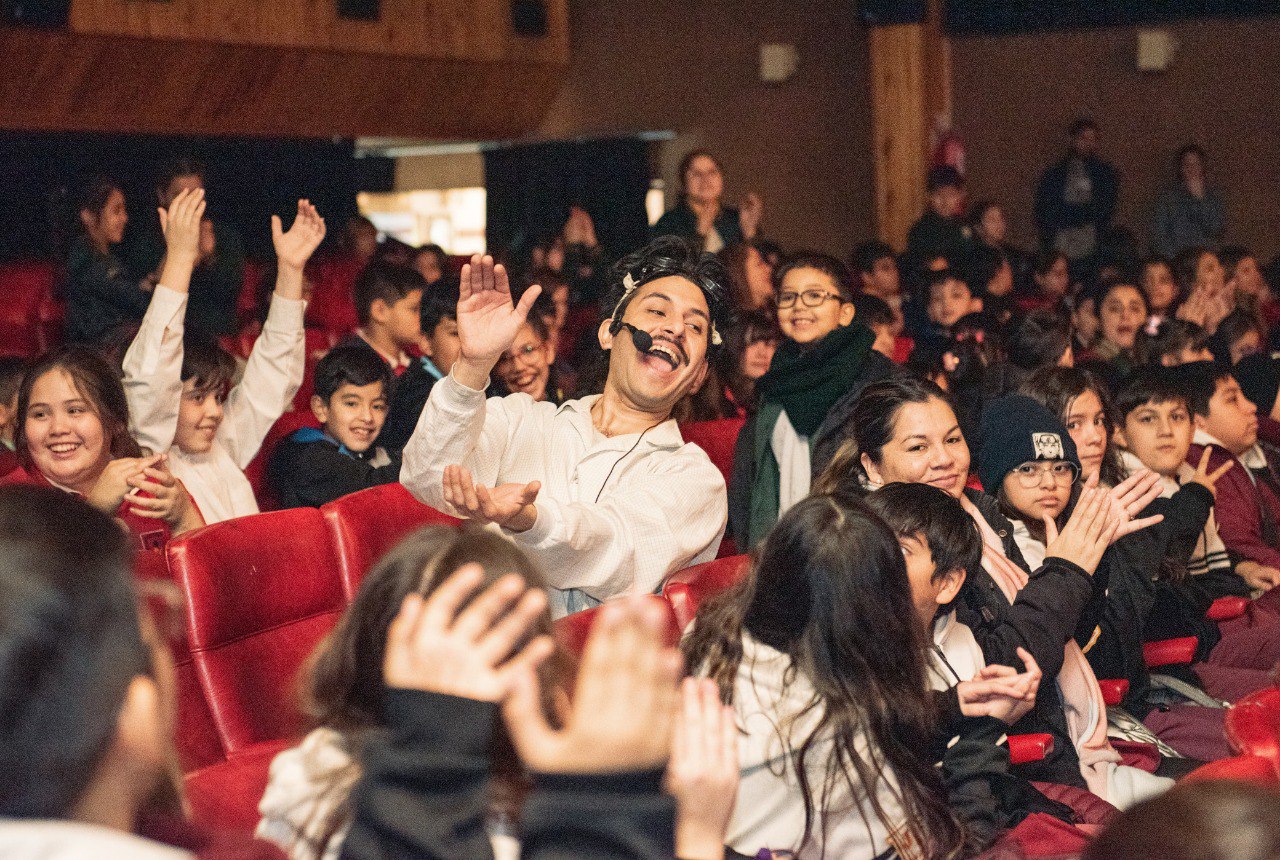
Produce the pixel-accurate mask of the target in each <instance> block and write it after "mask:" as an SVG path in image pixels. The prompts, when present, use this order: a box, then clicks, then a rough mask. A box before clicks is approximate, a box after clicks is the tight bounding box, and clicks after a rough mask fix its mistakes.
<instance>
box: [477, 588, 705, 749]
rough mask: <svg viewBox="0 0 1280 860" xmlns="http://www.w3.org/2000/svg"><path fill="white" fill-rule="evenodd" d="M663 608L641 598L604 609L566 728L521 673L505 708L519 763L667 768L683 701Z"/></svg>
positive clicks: (534, 684)
mask: <svg viewBox="0 0 1280 860" xmlns="http://www.w3.org/2000/svg"><path fill="white" fill-rule="evenodd" d="M665 630H666V619H665V617H664V614H663V611H662V608H661V607H659V606H655V605H654V604H653V603H651V602H649V601H647V600H644V599H643V598H622V599H618V600H611V601H609V602H608V603H606V604H605V605H604V608H603V609H601V610H600V617H599V618H597V619H596V621H595V625H594V626H593V627H592V630H591V636H590V638H589V639H588V640H587V648H586V651H585V653H584V654H583V656H582V663H581V665H580V666H579V668H578V678H577V684H576V686H575V689H574V694H573V699H572V705H571V706H570V708H569V709H568V713H566V714H565V715H564V720H563V722H564V728H562V729H559V730H557V729H554V728H552V727H551V725H549V724H548V722H547V715H546V713H545V712H544V711H543V706H542V696H541V695H540V692H539V684H538V679H537V676H536V675H535V674H534V673H533V672H532V671H530V670H524V671H522V672H521V673H520V676H519V677H518V678H517V680H516V683H515V686H514V689H513V690H512V693H511V695H510V696H509V697H508V698H507V700H506V702H505V703H504V704H503V709H502V710H503V717H504V718H505V719H506V723H507V731H508V732H509V733H510V735H511V740H512V742H513V743H514V744H515V747H516V751H517V752H518V753H519V754H520V758H521V759H522V760H523V761H524V763H525V764H526V765H528V766H529V767H530V768H531V769H533V770H536V771H541V772H543V773H618V772H623V771H632V770H649V769H653V768H658V767H662V766H663V765H665V764H666V763H667V760H668V758H669V757H670V755H671V732H672V729H673V727H674V725H675V721H676V715H677V712H678V708H679V703H680V694H679V687H678V686H677V685H678V682H679V679H680V666H681V660H680V652H679V651H677V650H676V649H675V648H671V647H669V646H667V645H666V643H665V642H664V636H665Z"/></svg>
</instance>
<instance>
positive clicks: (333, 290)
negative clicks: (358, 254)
mask: <svg viewBox="0 0 1280 860" xmlns="http://www.w3.org/2000/svg"><path fill="white" fill-rule="evenodd" d="M363 268H364V264H363V263H361V262H360V261H359V260H354V259H351V258H349V257H329V258H327V259H322V260H317V261H316V262H315V263H314V265H313V266H312V275H311V280H312V283H313V284H314V286H315V290H314V292H313V293H312V294H311V302H310V304H308V305H307V325H309V326H318V327H320V328H322V329H324V330H325V331H327V332H329V333H330V334H332V335H335V336H337V337H338V338H343V337H346V336H347V335H348V334H350V333H351V332H353V331H355V330H356V328H357V327H359V325H360V320H359V319H358V318H357V317H356V304H355V300H354V299H353V298H352V288H353V287H354V286H355V283H356V278H358V277H359V276H360V272H361V270H362V269H363Z"/></svg>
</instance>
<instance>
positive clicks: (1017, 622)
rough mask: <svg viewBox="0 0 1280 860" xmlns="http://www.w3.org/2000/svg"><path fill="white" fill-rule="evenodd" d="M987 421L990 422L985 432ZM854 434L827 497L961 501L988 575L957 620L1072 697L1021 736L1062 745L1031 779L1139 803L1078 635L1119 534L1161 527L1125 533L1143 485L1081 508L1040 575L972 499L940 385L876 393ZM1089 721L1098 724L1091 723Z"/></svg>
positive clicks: (999, 518)
mask: <svg viewBox="0 0 1280 860" xmlns="http://www.w3.org/2000/svg"><path fill="white" fill-rule="evenodd" d="M997 403H999V401H997ZM1027 403H1028V404H1030V405H1031V406H1035V404H1034V403H1031V401H1027ZM989 408H990V407H989ZM988 422H989V419H988V417H987V414H986V413H984V418H983V423H984V427H985V426H987V425H988ZM1005 423H1007V424H1008V425H1009V426H1008V427H1007V428H1005V429H1006V430H1009V431H1010V432H1013V431H1016V430H1018V429H1019V428H1020V427H1022V425H1021V424H1019V423H1018V422H1016V421H1008V422H1005ZM850 424H851V425H852V426H853V428H854V430H853V436H852V438H851V439H850V440H849V441H848V442H846V444H845V445H844V446H843V447H842V448H841V450H840V451H839V453H838V454H837V455H836V457H835V459H833V460H832V463H831V466H830V467H829V468H828V470H827V472H826V473H825V474H824V475H823V476H822V477H821V479H820V480H819V482H818V483H817V485H816V489H817V491H819V492H822V491H828V492H829V491H832V490H846V491H853V492H860V493H865V492H868V491H870V490H873V489H877V488H879V487H881V486H885V485H887V484H890V483H894V482H904V483H924V484H931V485H933V486H935V487H937V488H939V489H941V490H944V491H945V492H947V493H949V494H950V495H952V496H953V497H954V498H957V499H959V500H960V503H961V504H962V505H963V506H964V508H965V510H966V511H967V512H968V513H969V516H970V517H972V518H973V521H974V522H975V523H976V524H977V526H978V530H979V532H980V533H981V534H982V537H983V552H982V563H981V566H980V567H978V568H977V569H975V570H971V571H969V577H970V578H971V580H972V582H973V585H972V587H971V588H969V589H968V590H967V592H966V595H965V600H964V601H963V602H962V605H961V606H959V607H958V608H957V618H958V620H960V621H961V622H962V623H964V624H965V625H967V626H968V627H969V628H970V629H971V630H972V631H973V634H974V636H975V637H976V638H977V640H978V644H979V645H980V646H981V648H982V652H983V656H984V657H985V658H986V660H987V662H988V663H994V664H999V665H1005V666H1015V665H1018V660H1019V657H1018V654H1017V649H1018V648H1020V647H1021V648H1025V649H1026V650H1027V651H1029V652H1030V653H1031V655H1032V656H1033V657H1034V658H1035V660H1036V662H1037V663H1038V664H1039V665H1040V667H1041V669H1042V670H1043V672H1044V678H1045V682H1044V683H1045V685H1046V686H1047V685H1048V684H1050V683H1051V682H1055V681H1056V682H1057V683H1058V685H1059V688H1060V689H1061V690H1062V691H1063V694H1064V696H1066V697H1067V698H1066V701H1065V703H1064V701H1062V700H1060V699H1057V698H1054V697H1041V698H1039V699H1038V700H1037V705H1036V708H1035V710H1033V711H1032V712H1031V713H1030V714H1029V715H1027V716H1026V717H1025V718H1023V720H1022V721H1020V723H1019V724H1018V725H1017V726H1016V727H1015V729H1014V731H1016V732H1048V733H1050V734H1053V735H1054V736H1055V737H1056V738H1057V739H1058V741H1059V743H1058V744H1056V745H1055V748H1054V752H1053V753H1051V754H1050V755H1049V756H1048V757H1046V759H1045V760H1044V761H1043V762H1039V763H1035V764H1031V765H1026V766H1021V768H1020V772H1021V774H1022V775H1023V776H1025V777H1027V778H1028V779H1037V780H1043V781H1046V782H1054V783H1059V784H1064V785H1073V786H1077V787H1080V788H1088V789H1089V790H1090V791H1092V792H1093V793H1095V794H1097V795H1099V796H1100V797H1102V798H1103V799H1104V800H1107V801H1109V802H1111V803H1113V804H1115V805H1123V804H1126V803H1128V802H1131V801H1132V799H1133V798H1134V797H1135V796H1137V794H1138V793H1140V791H1141V785H1140V784H1141V783H1142V781H1143V780H1142V777H1140V776H1138V775H1137V774H1134V773H1130V769H1128V768H1122V767H1121V766H1119V765H1118V764H1117V762H1118V761H1119V755H1118V754H1116V753H1115V751H1114V750H1113V749H1111V747H1110V745H1109V744H1108V743H1107V741H1106V736H1105V730H1103V731H1101V732H1100V731H1099V723H1098V722H1097V717H1098V711H1097V708H1098V707H1099V706H1100V705H1099V703H1100V702H1101V695H1102V694H1101V692H1100V690H1099V689H1098V683H1097V679H1096V678H1095V677H1094V676H1093V673H1092V671H1091V670H1090V669H1089V665H1088V663H1087V662H1086V661H1085V659H1084V656H1083V655H1082V654H1080V649H1079V647H1078V646H1077V645H1076V643H1075V639H1074V635H1075V632H1076V627H1077V624H1078V623H1079V621H1080V618H1081V616H1082V614H1083V613H1084V611H1085V608H1086V606H1087V604H1088V603H1089V600H1090V598H1091V597H1092V595H1093V590H1094V588H1093V579H1092V575H1093V572H1094V570H1095V569H1096V568H1097V566H1098V563H1099V561H1100V560H1101V558H1102V553H1103V551H1104V550H1105V549H1106V547H1107V546H1108V545H1109V543H1110V542H1111V540H1113V539H1115V537H1117V536H1118V535H1120V534H1124V533H1130V532H1132V531H1136V530H1138V529H1140V528H1144V527H1146V526H1147V525H1150V524H1151V523H1150V521H1148V520H1139V521H1130V522H1127V523H1124V524H1121V521H1122V520H1123V519H1124V516H1125V514H1126V513H1131V512H1132V511H1131V507H1133V506H1136V505H1137V504H1138V503H1141V504H1142V505H1143V506H1145V504H1146V502H1145V501H1144V499H1145V498H1146V495H1149V493H1145V492H1144V493H1142V494H1141V495H1139V496H1138V497H1137V498H1136V500H1135V501H1134V503H1133V505H1132V506H1131V505H1126V504H1124V503H1123V500H1126V499H1128V498H1129V495H1131V491H1133V490H1134V488H1135V487H1136V486H1137V484H1138V482H1136V481H1131V482H1129V483H1128V484H1126V485H1123V486H1122V487H1121V488H1120V489H1119V491H1118V492H1117V493H1116V494H1113V495H1114V497H1113V498H1112V499H1108V500H1104V501H1099V502H1096V503H1092V504H1091V505H1090V506H1088V507H1087V508H1086V507H1083V506H1077V511H1078V512H1079V516H1076V515H1074V514H1073V516H1072V517H1071V518H1070V519H1068V521H1067V525H1066V526H1065V527H1064V528H1063V529H1062V532H1061V534H1060V535H1058V539H1057V540H1055V541H1053V542H1052V543H1051V545H1050V547H1049V548H1048V550H1047V552H1046V553H1045V558H1044V563H1043V564H1042V565H1040V566H1038V567H1036V568H1035V569H1032V568H1031V567H1030V566H1029V565H1028V564H1027V561H1026V560H1025V559H1024V558H1023V557H1022V554H1021V553H1020V552H1019V550H1018V546H1017V544H1016V542H1015V541H1014V537H1013V526H1012V524H1011V523H1010V522H1009V521H1008V520H1007V519H1006V518H1005V517H1004V515H1003V514H1002V513H1001V512H1000V509H999V503H998V502H997V501H996V500H995V499H994V498H993V497H992V496H990V495H986V494H984V493H982V492H980V491H977V490H969V489H966V487H965V483H966V480H967V478H968V474H969V464H970V457H969V446H968V443H967V442H966V441H965V437H964V433H963V432H962V431H961V429H960V424H959V421H958V420H957V418H956V414H955V412H954V410H953V409H952V408H951V405H950V404H949V403H948V402H947V400H946V398H945V396H944V395H943V393H942V391H941V389H939V388H938V387H937V386H936V385H934V384H933V383H931V382H928V381H925V380H918V379H913V378H899V379H890V380H885V381H882V382H877V383H875V384H873V385H869V386H867V388H866V389H865V390H864V391H863V393H862V396H861V397H859V398H858V403H857V405H856V406H855V407H854V410H853V414H852V416H851V418H850ZM1158 492H1159V490H1158V489H1157V490H1156V493H1157V494H1158ZM1138 510H1141V508H1140V507H1139V508H1138ZM1090 714H1092V718H1091V719H1090V718H1082V716H1081V715H1090ZM1104 728H1105V727H1104ZM1135 792H1136V793H1135Z"/></svg>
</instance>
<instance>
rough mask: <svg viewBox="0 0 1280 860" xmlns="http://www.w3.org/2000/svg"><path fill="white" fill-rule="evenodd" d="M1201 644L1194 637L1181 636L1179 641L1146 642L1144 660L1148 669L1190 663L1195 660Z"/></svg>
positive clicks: (1143, 650) (1143, 652)
mask: <svg viewBox="0 0 1280 860" xmlns="http://www.w3.org/2000/svg"><path fill="white" fill-rule="evenodd" d="M1199 644H1200V640H1199V639H1197V638H1196V637H1194V636H1181V637H1179V638H1177V639H1161V640H1160V641H1159V642H1146V643H1143V645H1142V658H1143V660H1144V661H1145V662H1146V664H1147V668H1148V669H1155V668H1157V667H1160V666H1174V665H1178V664H1180V663H1190V662H1191V661H1192V660H1193V659H1195V656H1196V647H1197V646H1198V645H1199Z"/></svg>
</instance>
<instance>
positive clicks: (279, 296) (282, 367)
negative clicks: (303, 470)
mask: <svg viewBox="0 0 1280 860" xmlns="http://www.w3.org/2000/svg"><path fill="white" fill-rule="evenodd" d="M324 234H325V224H324V219H323V218H321V217H320V213H319V212H317V211H316V207H314V206H312V205H311V202H310V201H309V200H299V201H298V214H297V217H295V218H294V221H293V226H292V227H290V228H289V230H288V232H286V231H285V230H284V225H283V224H282V223H281V221H280V216H278V215H272V216H271V239H272V242H273V244H274V245H275V249H276V261H277V274H276V290H275V294H274V295H273V296H272V298H271V310H270V311H269V312H268V314H267V321H266V324H265V325H264V326H263V327H262V334H261V335H259V337H258V340H257V342H256V343H255V344H254V345H253V352H252V353H250V355H249V363H248V364H247V365H246V366H245V370H244V377H243V379H242V380H241V381H240V384H239V385H237V386H236V387H235V388H234V389H232V391H231V394H230V396H229V397H228V398H227V405H226V419H225V420H224V421H223V422H222V427H221V428H219V433H218V437H219V439H220V440H221V441H222V444H223V445H225V446H226V448H227V452H228V453H229V454H230V455H231V458H232V459H233V460H234V461H235V463H236V465H237V466H239V467H240V468H241V469H243V468H244V467H245V466H247V465H248V464H249V461H250V460H252V459H253V458H254V455H255V454H257V453H258V449H259V448H261V447H262V440H263V439H265V438H266V436H267V433H268V432H269V431H270V430H271V425H272V424H274V423H275V422H276V419H277V418H279V417H280V416H281V415H282V414H283V413H284V411H285V410H286V409H288V408H289V404H290V402H291V401H292V400H293V395H294V394H295V393H297V391H298V386H300V385H302V375H303V372H304V371H305V370H306V361H307V356H306V333H305V331H304V329H303V313H304V311H305V310H306V303H305V302H303V301H302V277H303V269H304V268H305V267H306V265H307V261H308V260H309V259H311V255H312V254H313V253H315V250H316V248H318V247H319V246H320V243H321V242H322V241H323V240H324Z"/></svg>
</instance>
